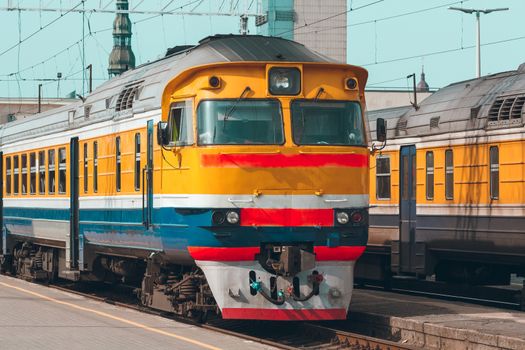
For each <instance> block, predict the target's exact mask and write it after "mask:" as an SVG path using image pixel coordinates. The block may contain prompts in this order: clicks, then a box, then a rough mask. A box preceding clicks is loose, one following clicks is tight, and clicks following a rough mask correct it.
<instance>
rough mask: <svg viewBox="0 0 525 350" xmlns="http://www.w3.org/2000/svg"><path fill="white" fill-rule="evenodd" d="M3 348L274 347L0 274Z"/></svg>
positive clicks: (188, 349) (0, 338)
mask: <svg viewBox="0 0 525 350" xmlns="http://www.w3.org/2000/svg"><path fill="white" fill-rule="evenodd" d="M0 349H2V350H11V349H16V350H25V349H39V350H46V349H49V350H61V349H64V350H65V349H68V350H76V349H90V350H92V349H125V350H132V349H141V350H144V349H170V350H173V349H177V350H195V349H197V350H203V349H207V350H215V349H228V350H230V349H231V350H236V349H239V350H241V349H243V350H244V349H254V350H259V349H274V348H272V347H269V346H266V345H262V344H259V343H255V342H252V341H248V340H244V339H240V338H236V337H233V336H230V335H224V334H220V333H217V332H213V331H210V330H206V329H202V328H199V327H195V326H192V325H188V324H184V323H180V322H176V321H173V320H169V319H166V318H162V317H159V316H155V315H149V314H146V313H142V312H139V311H135V310H131V309H127V308H123V307H118V306H114V305H110V304H107V303H103V302H98V301H95V300H92V299H88V298H85V297H82V296H79V295H76V294H71V293H67V292H63V291H59V290H56V289H51V288H48V287H45V286H41V285H37V284H33V283H29V282H25V281H22V280H19V279H15V278H11V277H7V276H0Z"/></svg>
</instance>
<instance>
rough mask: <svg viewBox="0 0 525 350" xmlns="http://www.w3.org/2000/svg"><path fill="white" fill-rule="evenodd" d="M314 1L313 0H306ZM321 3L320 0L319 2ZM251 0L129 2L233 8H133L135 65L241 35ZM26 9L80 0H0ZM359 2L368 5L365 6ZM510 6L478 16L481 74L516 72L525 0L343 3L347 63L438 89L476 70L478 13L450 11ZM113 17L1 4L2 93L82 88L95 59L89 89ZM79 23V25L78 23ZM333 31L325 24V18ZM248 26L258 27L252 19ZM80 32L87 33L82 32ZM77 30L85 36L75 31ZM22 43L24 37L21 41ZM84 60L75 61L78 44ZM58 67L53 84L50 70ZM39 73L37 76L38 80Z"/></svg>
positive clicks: (524, 34)
mask: <svg viewBox="0 0 525 350" xmlns="http://www.w3.org/2000/svg"><path fill="white" fill-rule="evenodd" d="M312 1H315V0H312ZM319 1H321V0H319ZM257 2H258V1H257V0H254V1H252V0H163V1H161V0H131V1H130V3H131V8H135V7H136V9H138V10H144V11H147V10H157V11H158V10H160V9H162V8H165V9H166V10H177V11H186V12H206V13H217V12H220V13H231V14H232V16H207V15H206V16H195V15H184V16H180V15H178V16H174V15H164V16H154V15H153V14H132V15H130V18H131V21H132V22H133V37H132V47H133V51H134V53H135V56H136V61H137V64H141V63H145V62H148V61H151V60H155V59H157V58H159V57H162V56H163V55H164V54H165V52H166V49H167V48H169V47H172V46H175V45H183V44H195V43H197V42H198V41H199V40H200V39H202V38H204V37H206V36H208V35H213V34H217V33H238V32H239V13H241V12H243V11H248V12H249V13H255V12H256V7H257ZM8 3H11V5H18V4H20V6H23V7H29V8H38V7H40V6H44V7H46V8H57V7H62V8H72V7H75V6H79V7H78V8H80V7H81V6H82V4H81V1H80V0H0V8H5V7H6V6H7V5H8ZM364 5H369V6H365V7H363V6H364ZM84 6H85V7H86V8H103V7H105V6H108V7H107V8H112V7H113V6H114V1H111V0H86V1H85V3H84ZM448 6H456V7H464V8H482V9H485V8H499V7H509V8H510V10H509V11H505V12H495V13H491V14H488V15H482V17H481V43H482V48H481V50H482V74H483V75H485V74H491V73H497V72H501V71H506V70H514V69H516V68H517V67H518V66H519V65H520V64H521V63H523V62H525V51H522V48H523V46H524V44H525V26H524V25H523V14H524V13H525V1H524V0H463V1H454V0H348V9H349V10H350V9H356V10H350V11H348V13H347V14H346V16H347V21H348V48H347V52H348V63H351V64H355V65H361V66H364V67H365V68H366V69H367V70H368V71H369V81H368V82H369V85H368V88H370V89H372V88H373V89H377V88H407V86H408V83H409V82H408V81H407V79H406V76H407V75H409V74H412V73H414V72H415V73H417V74H418V80H419V74H420V72H421V69H422V66H424V70H425V73H426V78H427V82H428V84H429V85H430V86H431V87H432V88H441V87H444V86H446V85H448V84H450V83H453V82H456V81H461V80H465V79H471V78H474V77H475V74H476V71H475V53H476V51H475V48H474V46H475V43H476V19H475V15H468V14H463V13H460V12H457V11H451V10H448V9H447V7H448ZM113 19H114V14H106V13H93V14H87V15H86V16H85V17H83V16H82V14H79V13H62V14H61V13H60V12H38V11H20V12H19V11H5V10H0V97H10V98H17V97H21V96H22V97H34V96H36V95H37V94H38V84H39V83H41V84H43V95H44V97H56V96H61V97H63V96H65V95H66V94H67V93H69V92H71V91H73V90H76V92H77V93H82V91H83V90H86V89H87V87H86V85H84V87H83V85H82V74H83V73H82V67H83V66H85V65H87V64H92V65H93V75H94V86H95V87H96V86H97V85H99V84H101V83H102V82H104V81H106V80H107V79H108V76H107V65H108V57H109V53H110V52H111V49H112V45H113V41H112V36H111V26H112V22H113ZM83 22H84V23H83ZM322 24H323V25H324V26H326V28H325V29H326V30H327V31H328V32H329V31H330V21H329V20H327V21H324V22H323V23H322ZM249 30H250V33H252V34H255V33H256V27H255V23H254V18H253V17H250V19H249ZM83 31H84V32H83ZM83 33H84V38H85V39H84V42H82V37H83ZM20 40H22V42H21V43H20ZM83 47H84V52H85V64H84V65H83V64H82V54H81V53H82V48H83ZM58 72H60V73H62V79H61V80H60V82H57V81H56V77H57V73H58ZM42 79H43V80H42Z"/></svg>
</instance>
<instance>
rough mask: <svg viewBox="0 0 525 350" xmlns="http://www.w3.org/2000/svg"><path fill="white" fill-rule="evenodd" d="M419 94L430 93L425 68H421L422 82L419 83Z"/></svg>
mask: <svg viewBox="0 0 525 350" xmlns="http://www.w3.org/2000/svg"><path fill="white" fill-rule="evenodd" d="M416 91H417V92H428V91H429V87H428V84H427V82H426V81H425V66H421V80H420V81H419V83H417V87H416Z"/></svg>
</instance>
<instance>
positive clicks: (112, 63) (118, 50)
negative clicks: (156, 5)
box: [108, 0, 135, 77]
mask: <svg viewBox="0 0 525 350" xmlns="http://www.w3.org/2000/svg"><path fill="white" fill-rule="evenodd" d="M128 9H129V4H128V0H117V10H125V11H126V10H128ZM133 68H135V55H134V54H133V50H132V49H131V21H130V20H129V14H128V13H117V15H116V17H115V20H114V21H113V50H112V51H111V54H110V55H109V66H108V74H109V76H110V77H111V76H117V75H120V74H122V73H124V72H125V71H127V70H128V69H133Z"/></svg>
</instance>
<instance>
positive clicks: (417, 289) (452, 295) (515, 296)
mask: <svg viewBox="0 0 525 350" xmlns="http://www.w3.org/2000/svg"><path fill="white" fill-rule="evenodd" d="M518 287H519V286H518V285H517V284H515V285H511V286H505V287H496V286H469V285H463V284H450V283H441V282H435V281H432V280H415V279H403V278H399V279H398V278H393V279H392V280H391V281H390V282H389V285H388V287H385V286H384V285H381V284H380V283H377V282H375V283H374V282H372V283H367V282H365V283H363V284H359V285H358V288H360V289H372V290H383V291H389V292H394V293H400V294H407V295H418V296H425V297H430V298H436V299H443V300H450V301H461V302H465V303H472V304H477V305H485V306H492V307H497V308H500V309H511V310H520V311H525V285H524V286H523V287H522V288H518Z"/></svg>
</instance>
